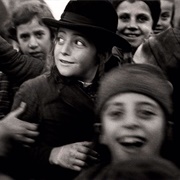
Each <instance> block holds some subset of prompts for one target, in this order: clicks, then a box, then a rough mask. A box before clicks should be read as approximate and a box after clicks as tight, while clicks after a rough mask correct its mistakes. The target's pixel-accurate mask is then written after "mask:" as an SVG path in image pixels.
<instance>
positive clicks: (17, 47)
mask: <svg viewBox="0 0 180 180" xmlns="http://www.w3.org/2000/svg"><path fill="white" fill-rule="evenodd" d="M11 44H12V46H13V48H14V49H15V50H16V51H17V52H19V50H20V47H19V43H18V42H16V41H15V40H12V42H11Z"/></svg>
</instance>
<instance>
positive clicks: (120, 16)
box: [119, 14, 130, 22]
mask: <svg viewBox="0 0 180 180" xmlns="http://www.w3.org/2000/svg"><path fill="white" fill-rule="evenodd" d="M119 19H120V20H121V21H123V22H128V21H129V19H130V17H129V15H128V14H120V15H119Z"/></svg>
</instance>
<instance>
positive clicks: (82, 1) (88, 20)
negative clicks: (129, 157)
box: [43, 0, 131, 51]
mask: <svg viewBox="0 0 180 180" xmlns="http://www.w3.org/2000/svg"><path fill="white" fill-rule="evenodd" d="M43 21H44V23H45V24H47V25H48V26H53V27H56V28H59V27H65V28H69V29H73V30H78V31H82V32H85V33H86V34H88V35H90V36H91V37H92V38H94V39H95V40H97V41H98V40H99V41H100V42H102V44H103V45H104V46H106V45H108V46H110V47H112V46H118V47H120V48H122V49H125V50H126V51H130V50H131V46H130V44H129V43H128V42H127V41H126V40H125V39H123V38H122V37H120V36H118V35H117V34H116V29H117V24H118V16H117V13H116V11H115V9H114V8H113V6H112V4H111V3H110V2H109V1H108V0H70V1H69V3H68V4H67V6H66V7H65V9H64V12H63V13H62V15H61V19H60V20H59V21H58V20H54V19H50V18H44V19H43Z"/></svg>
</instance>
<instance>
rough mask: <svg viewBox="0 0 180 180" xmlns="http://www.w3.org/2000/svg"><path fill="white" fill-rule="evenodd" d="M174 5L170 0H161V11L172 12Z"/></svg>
mask: <svg viewBox="0 0 180 180" xmlns="http://www.w3.org/2000/svg"><path fill="white" fill-rule="evenodd" d="M173 6H174V3H173V2H172V1H170V0H161V10H172V9H173Z"/></svg>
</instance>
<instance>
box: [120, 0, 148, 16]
mask: <svg viewBox="0 0 180 180" xmlns="http://www.w3.org/2000/svg"><path fill="white" fill-rule="evenodd" d="M117 12H118V13H136V14H138V13H145V14H151V11H150V9H149V7H148V5H147V4H146V3H145V2H143V1H132V2H131V1H123V2H122V3H120V4H119V5H118V7H117Z"/></svg>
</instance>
